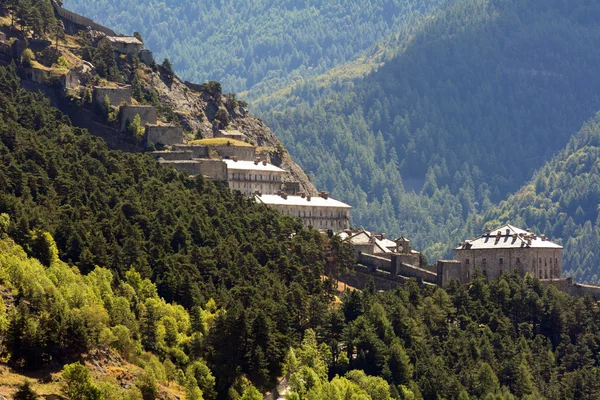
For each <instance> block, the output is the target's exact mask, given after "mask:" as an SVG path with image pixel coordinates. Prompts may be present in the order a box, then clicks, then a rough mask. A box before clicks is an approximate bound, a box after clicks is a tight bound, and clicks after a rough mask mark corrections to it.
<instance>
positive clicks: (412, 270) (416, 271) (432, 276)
mask: <svg viewBox="0 0 600 400" xmlns="http://www.w3.org/2000/svg"><path fill="white" fill-rule="evenodd" d="M401 260H402V258H401V256H393V257H392V263H393V264H394V268H395V271H396V274H398V275H402V276H405V277H407V278H418V279H421V280H423V281H425V282H429V283H435V284H437V280H438V277H437V274H436V273H433V272H430V271H427V270H426V269H423V268H420V267H415V266H413V265H410V264H407V263H404V262H400V261H401Z"/></svg>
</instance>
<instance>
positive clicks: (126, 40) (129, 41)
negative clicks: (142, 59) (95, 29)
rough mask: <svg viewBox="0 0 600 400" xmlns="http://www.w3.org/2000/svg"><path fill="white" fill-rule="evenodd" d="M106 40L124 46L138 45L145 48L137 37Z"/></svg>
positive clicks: (109, 38) (116, 37)
mask: <svg viewBox="0 0 600 400" xmlns="http://www.w3.org/2000/svg"><path fill="white" fill-rule="evenodd" d="M105 37H106V39H107V40H108V41H109V42H111V43H123V44H137V45H140V46H143V45H144V43H142V42H140V40H139V39H138V38H136V37H135V36H105Z"/></svg>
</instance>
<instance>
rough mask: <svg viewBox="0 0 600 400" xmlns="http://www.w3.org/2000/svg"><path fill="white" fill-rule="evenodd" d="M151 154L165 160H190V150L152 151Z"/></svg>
mask: <svg viewBox="0 0 600 400" xmlns="http://www.w3.org/2000/svg"><path fill="white" fill-rule="evenodd" d="M152 156H154V158H156V159H160V158H162V159H163V160H165V161H177V160H191V159H192V158H193V157H192V152H191V151H189V150H181V151H153V152H152Z"/></svg>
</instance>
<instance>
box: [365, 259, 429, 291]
mask: <svg viewBox="0 0 600 400" xmlns="http://www.w3.org/2000/svg"><path fill="white" fill-rule="evenodd" d="M405 258H406V257H403V256H402V255H401V254H392V256H391V257H390V258H386V257H380V256H375V255H372V254H364V253H360V254H359V255H358V258H357V261H358V263H359V264H363V265H366V266H367V267H368V269H369V270H370V271H372V272H373V273H375V272H377V271H379V272H381V271H385V272H387V273H389V274H391V276H393V277H396V276H403V277H406V278H417V279H419V280H422V281H425V282H429V283H436V284H437V279H438V278H437V274H436V273H433V272H430V271H427V270H426V269H423V268H420V267H415V266H414V265H410V264H407V263H406V262H405Z"/></svg>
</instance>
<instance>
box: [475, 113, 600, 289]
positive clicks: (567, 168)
mask: <svg viewBox="0 0 600 400" xmlns="http://www.w3.org/2000/svg"><path fill="white" fill-rule="evenodd" d="M598 160H600V114H597V115H596V116H595V118H593V119H592V120H590V121H589V122H587V123H586V124H585V125H584V126H583V128H582V129H581V130H580V131H579V132H578V133H577V134H576V135H574V136H573V138H571V140H570V141H569V143H568V144H567V146H566V147H565V149H564V150H562V151H561V152H560V153H558V154H557V155H556V156H555V157H554V158H553V159H552V160H551V161H550V162H548V163H547V164H546V165H545V166H544V167H543V168H541V169H540V170H539V171H538V172H537V173H536V174H535V177H534V178H533V179H532V180H531V182H530V183H529V184H528V185H526V186H524V187H523V188H522V189H521V190H519V191H518V192H517V193H516V194H514V195H513V196H511V197H510V198H508V200H506V201H503V202H501V203H500V205H499V206H498V207H492V208H491V209H490V210H489V211H488V212H487V213H486V220H489V222H488V224H490V225H493V224H496V223H499V222H501V221H502V222H504V221H514V222H515V223H517V224H519V225H521V226H531V227H535V228H536V229H537V231H539V232H546V233H547V234H549V235H552V236H554V237H559V238H564V240H563V241H562V244H563V245H564V246H565V257H564V261H563V265H565V266H568V267H570V271H569V273H570V274H572V275H573V276H574V277H575V278H576V279H577V280H578V281H586V282H593V283H599V282H600V273H599V272H598V269H597V266H598V265H600V258H599V256H600V249H599V248H598V244H599V243H600V215H599V214H598V212H599V211H600V210H599V209H598V203H599V199H600V173H599V171H598V169H599V168H600V163H599V161H598Z"/></svg>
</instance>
